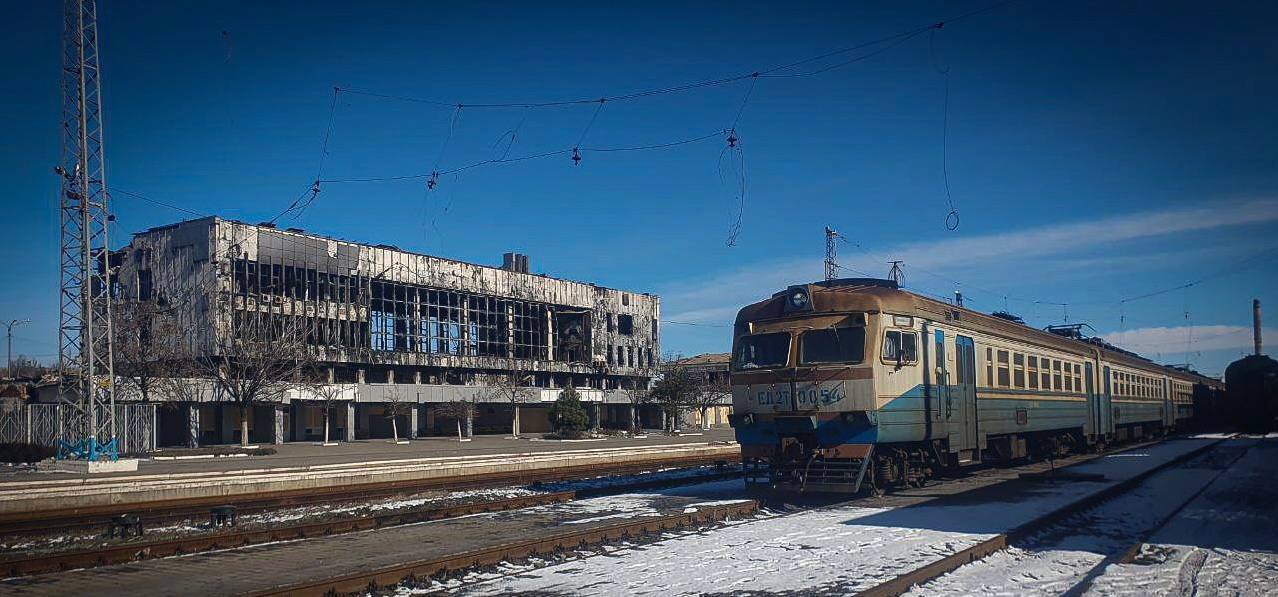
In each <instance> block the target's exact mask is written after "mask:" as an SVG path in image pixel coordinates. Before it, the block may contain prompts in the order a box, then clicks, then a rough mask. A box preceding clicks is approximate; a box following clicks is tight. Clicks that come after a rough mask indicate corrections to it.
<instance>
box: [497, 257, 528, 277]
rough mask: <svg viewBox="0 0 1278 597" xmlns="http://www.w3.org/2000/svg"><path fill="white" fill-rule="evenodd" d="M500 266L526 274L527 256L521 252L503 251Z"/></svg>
mask: <svg viewBox="0 0 1278 597" xmlns="http://www.w3.org/2000/svg"><path fill="white" fill-rule="evenodd" d="M501 268H502V269H504V270H506V271H511V272H517V273H521V274H526V273H528V256H527V255H524V254H523V253H513V252H512V253H503V254H502V256H501Z"/></svg>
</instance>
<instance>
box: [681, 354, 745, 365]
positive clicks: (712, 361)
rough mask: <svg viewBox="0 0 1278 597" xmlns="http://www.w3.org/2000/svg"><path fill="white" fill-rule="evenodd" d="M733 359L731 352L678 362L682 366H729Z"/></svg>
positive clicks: (700, 355)
mask: <svg viewBox="0 0 1278 597" xmlns="http://www.w3.org/2000/svg"><path fill="white" fill-rule="evenodd" d="M731 359H732V353H729V352H708V353H706V354H699V355H697V356H694V357H688V358H686V359H679V360H678V361H676V362H677V363H679V364H680V365H727V364H728V361H729V360H731Z"/></svg>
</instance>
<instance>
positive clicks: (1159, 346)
mask: <svg viewBox="0 0 1278 597" xmlns="http://www.w3.org/2000/svg"><path fill="white" fill-rule="evenodd" d="M1251 331H1252V330H1251V326H1245V325H1186V326H1175V327H1148V328H1137V329H1134V330H1125V331H1121V332H1118V331H1114V332H1109V333H1106V334H1102V337H1103V338H1105V340H1106V341H1107V342H1109V343H1110V344H1113V345H1115V346H1118V347H1120V348H1126V349H1127V350H1131V351H1133V352H1138V353H1141V354H1146V355H1148V354H1152V353H1154V352H1164V353H1178V352H1186V351H1191V352H1202V351H1208V350H1237V349H1246V350H1247V351H1248V352H1250V349H1251V348H1252V335H1251ZM1261 333H1262V335H1263V337H1266V338H1273V339H1274V340H1278V330H1275V329H1272V328H1265V329H1264V330H1262V331H1261Z"/></svg>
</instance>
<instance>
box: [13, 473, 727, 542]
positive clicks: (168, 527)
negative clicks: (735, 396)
mask: <svg viewBox="0 0 1278 597" xmlns="http://www.w3.org/2000/svg"><path fill="white" fill-rule="evenodd" d="M719 472H722V471H720V470H719V469H718V468H716V467H712V466H703V467H681V468H667V469H659V470H655V471H651V472H646V473H637V474H633V475H616V476H601V477H592V478H588V479H580V480H575V481H557V482H553V483H544V484H538V485H536V486H528V487H498V488H491V489H472V490H461V491H428V492H423V493H421V494H417V495H412V496H407V497H388V498H378V499H373V500H368V501H364V502H346V503H334V504H318V505H314V506H297V507H288V508H278V509H273V510H268V511H265V512H257V513H251V514H243V515H241V516H240V517H239V519H238V521H237V522H238V524H239V525H240V527H241V528H255V527H265V526H274V525H281V524H290V523H304V522H313V521H319V520H327V519H331V518H335V517H343V518H351V517H358V516H376V515H379V514H388V513H391V512H395V511H400V510H411V509H417V508H422V507H427V506H444V505H450V504H460V503H469V502H478V501H488V500H496V499H504V498H513V497H521V496H526V495H533V494H538V493H546V492H552V491H583V490H585V491H594V492H598V491H606V490H609V489H611V488H617V487H625V486H626V485H633V484H635V483H650V482H656V483H665V482H669V483H695V482H696V481H697V479H698V478H699V477H705V476H708V475H712V474H717V473H719ZM584 507H590V506H584ZM614 517H615V516H614ZM207 524H208V519H207V518H192V519H188V520H184V521H179V522H173V523H167V524H163V525H148V526H147V527H146V533H147V538H148V539H155V538H157V537H185V536H190V535H196V534H201V533H207V532H208V530H209V529H208V528H207ZM108 544H111V542H108V541H107V540H106V539H105V538H104V537H103V533H102V530H101V529H91V530H89V531H88V532H85V531H81V530H76V531H68V532H64V533H58V534H45V535H33V536H14V537H9V538H7V540H6V541H0V551H29V552H48V551H62V550H67V549H72V548H87V547H92V546H98V545H108Z"/></svg>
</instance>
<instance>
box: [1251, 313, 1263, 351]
mask: <svg viewBox="0 0 1278 597" xmlns="http://www.w3.org/2000/svg"><path fill="white" fill-rule="evenodd" d="M1251 337H1252V341H1253V342H1255V344H1256V356H1260V355H1261V353H1262V351H1261V345H1260V299H1252V301H1251Z"/></svg>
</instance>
